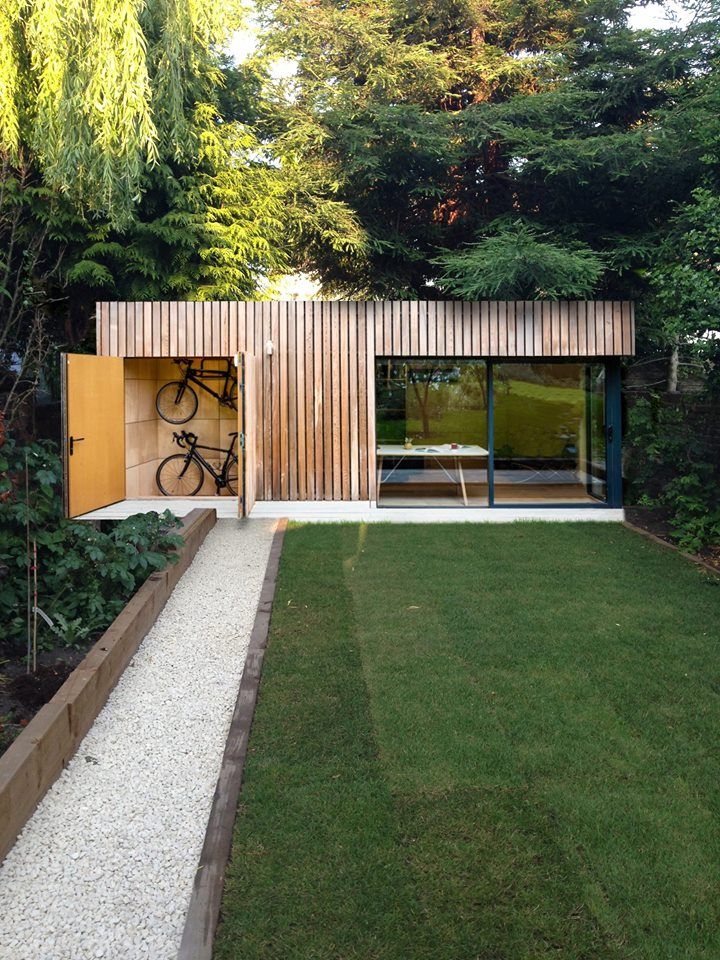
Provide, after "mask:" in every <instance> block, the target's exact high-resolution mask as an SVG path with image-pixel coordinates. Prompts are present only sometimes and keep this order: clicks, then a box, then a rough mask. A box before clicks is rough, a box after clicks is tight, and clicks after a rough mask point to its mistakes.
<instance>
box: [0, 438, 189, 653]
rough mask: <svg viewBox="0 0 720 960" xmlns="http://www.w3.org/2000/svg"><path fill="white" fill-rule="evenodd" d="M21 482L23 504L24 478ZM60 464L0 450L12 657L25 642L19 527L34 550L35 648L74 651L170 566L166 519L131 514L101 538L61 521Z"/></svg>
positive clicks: (52, 452)
mask: <svg viewBox="0 0 720 960" xmlns="http://www.w3.org/2000/svg"><path fill="white" fill-rule="evenodd" d="M26 465H27V470H28V474H29V484H28V486H29V490H30V499H29V502H28V500H27V499H26V495H25V470H26ZM61 477H62V470H61V464H60V459H59V457H58V454H57V450H56V448H55V445H54V444H51V443H48V442H43V443H32V444H29V445H27V446H20V445H17V444H16V443H15V442H14V441H13V440H8V441H7V442H6V443H5V445H4V446H3V447H2V448H1V449H0V614H1V615H2V617H3V620H4V623H5V629H6V638H7V640H8V641H9V642H10V643H11V644H12V645H16V646H17V647H18V649H20V648H21V647H22V645H23V644H24V643H25V642H26V640H27V623H26V618H25V616H24V615H23V614H24V611H25V609H26V596H27V547H26V523H27V521H28V520H29V525H30V537H31V540H33V541H35V543H36V544H37V555H38V606H39V607H40V608H41V609H42V610H43V612H44V613H45V614H47V616H48V617H49V618H50V619H51V620H52V621H53V624H54V627H52V628H51V627H50V626H48V625H47V624H46V623H45V622H44V620H42V618H41V619H40V621H39V627H38V643H39V646H40V647H42V646H43V645H44V646H53V645H55V644H57V642H58V640H60V642H61V643H62V644H65V645H68V646H74V645H77V644H78V643H81V642H83V641H85V640H86V639H87V638H88V637H90V636H92V635H93V634H94V633H96V632H98V631H100V630H102V629H104V628H105V627H106V626H107V625H108V624H109V623H110V622H111V621H112V620H113V618H114V617H115V616H117V614H118V613H119V612H120V610H121V609H122V607H123V605H124V604H125V603H126V601H127V600H128V598H129V597H130V596H131V595H132V594H133V593H134V592H135V590H137V588H138V587H139V586H140V585H141V584H142V583H143V581H144V580H145V579H146V578H147V577H148V576H149V574H151V573H152V572H153V571H155V570H160V569H162V568H163V567H164V566H166V565H167V564H168V563H175V562H177V559H178V557H177V553H176V550H177V548H178V547H179V546H180V545H181V544H182V538H181V537H179V536H177V534H175V533H173V530H174V529H175V528H176V527H177V526H178V525H179V521H178V520H177V518H176V517H174V516H173V515H172V514H171V513H170V512H169V511H165V513H163V514H161V515H158V514H155V513H149V514H138V515H136V516H134V517H130V518H128V519H127V520H122V521H119V522H117V523H114V524H113V525H112V526H111V527H110V529H109V530H99V529H97V528H96V527H95V526H94V525H92V524H90V523H87V522H81V521H74V520H67V519H65V518H64V516H63V511H62V501H61V498H60V494H59V485H60V481H61Z"/></svg>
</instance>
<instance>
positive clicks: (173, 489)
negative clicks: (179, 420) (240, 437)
mask: <svg viewBox="0 0 720 960" xmlns="http://www.w3.org/2000/svg"><path fill="white" fill-rule="evenodd" d="M228 436H229V437H231V438H232V441H231V443H230V446H229V447H228V448H227V449H225V448H223V447H208V446H206V445H205V444H202V443H198V438H197V436H196V435H195V434H194V433H190V432H189V431H187V430H181V431H180V433H173V439H174V441H175V443H176V444H177V445H178V446H179V447H180V449H181V450H184V451H185V453H173V454H172V455H171V456H169V457H166V458H165V459H164V460H163V462H162V463H161V464H160V466H159V467H158V469H157V473H156V474H155V478H156V480H157V485H158V489H159V490H160V492H161V493H162V494H163V495H164V496H166V497H194V496H195V494H197V493H198V492H199V490H200V489H201V488H202V485H203V481H204V479H205V471H206V470H207V472H208V473H209V474H210V476H211V477H212V478H213V480H214V481H215V487H216V489H217V492H218V493H220V491H221V490H222V489H224V488H227V490H228V492H229V493H230V494H231V495H232V496H234V497H235V496H237V492H238V458H237V454H236V453H235V441H236V440H237V431H235V432H234V433H229V434H228ZM200 450H213V451H215V452H216V453H224V454H225V460H224V462H223V463H222V464H221V466H220V469H219V470H216V469H215V467H214V466H213V465H212V463H209V462H208V461H207V460H206V459H205V457H204V456H203V455H202V454H201V453H199V451H200Z"/></svg>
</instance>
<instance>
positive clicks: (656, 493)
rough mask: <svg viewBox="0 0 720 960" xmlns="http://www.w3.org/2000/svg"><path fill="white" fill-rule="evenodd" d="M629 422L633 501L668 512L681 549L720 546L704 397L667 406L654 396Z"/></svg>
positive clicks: (719, 505)
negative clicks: (719, 544)
mask: <svg viewBox="0 0 720 960" xmlns="http://www.w3.org/2000/svg"><path fill="white" fill-rule="evenodd" d="M710 409H711V407H710V406H709V404H708V406H707V410H710ZM628 419H629V422H628V443H629V469H630V473H631V478H632V488H631V494H632V495H634V498H635V501H636V502H637V503H639V504H641V505H642V506H657V507H662V508H664V509H665V510H666V511H667V512H668V515H669V522H670V525H671V527H672V529H673V531H674V535H675V537H676V539H677V540H678V543H679V545H680V546H681V547H682V548H683V549H686V550H693V551H697V550H700V549H702V548H703V547H706V546H710V545H714V544H718V543H720V484H718V482H717V476H718V469H719V465H718V462H717V456H718V453H717V449H716V446H715V443H714V440H713V431H712V430H711V429H708V424H707V423H706V422H705V420H706V408H705V404H704V402H703V398H697V397H693V398H687V397H680V398H678V399H677V400H676V401H674V402H668V400H667V398H663V397H662V396H661V395H660V394H651V395H650V396H649V397H642V398H640V399H639V400H637V401H636V402H635V403H634V405H633V407H632V408H631V410H630V413H629V418H628Z"/></svg>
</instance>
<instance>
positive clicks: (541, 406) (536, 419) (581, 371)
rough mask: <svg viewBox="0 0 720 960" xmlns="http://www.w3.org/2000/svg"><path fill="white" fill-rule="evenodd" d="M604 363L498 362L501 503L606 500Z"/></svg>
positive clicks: (496, 466)
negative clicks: (601, 439) (591, 364)
mask: <svg viewBox="0 0 720 960" xmlns="http://www.w3.org/2000/svg"><path fill="white" fill-rule="evenodd" d="M602 370H603V368H602V365H594V366H592V367H590V366H588V365H587V364H581V363H497V364H494V365H493V409H494V416H493V424H494V452H495V460H494V499H495V502H496V503H501V504H508V503H517V504H531V503H536V504H552V503H563V504H565V503H590V502H596V501H597V499H598V498H604V496H605V493H604V483H605V481H604V476H605V451H604V440H603V442H602V443H601V441H600V436H602V437H603V438H604V377H603V376H602Z"/></svg>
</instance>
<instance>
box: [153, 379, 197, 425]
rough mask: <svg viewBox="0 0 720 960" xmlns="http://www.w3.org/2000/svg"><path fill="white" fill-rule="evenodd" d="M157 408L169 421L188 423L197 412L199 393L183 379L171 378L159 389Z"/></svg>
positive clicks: (156, 400)
mask: <svg viewBox="0 0 720 960" xmlns="http://www.w3.org/2000/svg"><path fill="white" fill-rule="evenodd" d="M155 408H156V410H157V412H158V413H159V414H160V416H161V417H162V418H163V420H167V422H168V423H187V422H188V420H192V418H193V417H194V416H195V414H196V413H197V408H198V398H197V394H196V393H195V391H194V390H193V388H192V387H191V386H190V385H189V384H187V383H186V384H183V382H182V380H171V381H170V383H166V384H165V386H163V387H160V389H159V390H158V392H157V397H156V399H155Z"/></svg>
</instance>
